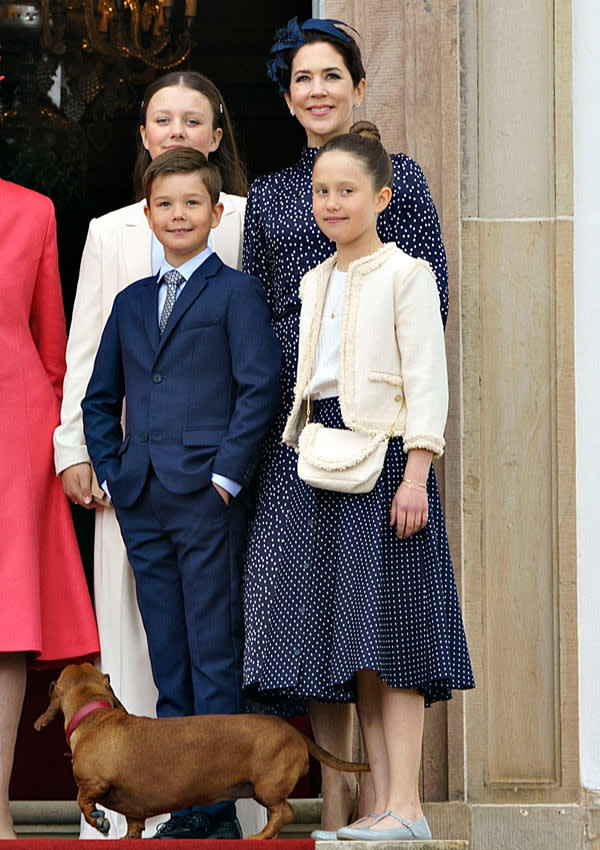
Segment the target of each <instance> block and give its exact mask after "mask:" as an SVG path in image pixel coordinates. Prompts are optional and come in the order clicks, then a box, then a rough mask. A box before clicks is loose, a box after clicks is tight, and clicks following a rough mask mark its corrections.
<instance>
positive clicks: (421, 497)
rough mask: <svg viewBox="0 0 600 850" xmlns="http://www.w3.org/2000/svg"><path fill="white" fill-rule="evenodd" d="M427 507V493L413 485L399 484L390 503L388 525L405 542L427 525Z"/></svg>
mask: <svg viewBox="0 0 600 850" xmlns="http://www.w3.org/2000/svg"><path fill="white" fill-rule="evenodd" d="M428 518H429V505H428V502H427V491H426V490H423V489H422V488H420V487H416V486H415V485H408V484H400V486H399V487H398V489H397V490H396V495H395V496H394V499H393V501H392V508H391V510H390V525H391V526H392V527H393V526H396V534H397V535H398V537H399V538H400V539H401V540H406V538H407V537H410V536H411V535H412V534H416V533H417V531H420V530H421V529H422V528H424V527H425V526H426V525H427V520H428Z"/></svg>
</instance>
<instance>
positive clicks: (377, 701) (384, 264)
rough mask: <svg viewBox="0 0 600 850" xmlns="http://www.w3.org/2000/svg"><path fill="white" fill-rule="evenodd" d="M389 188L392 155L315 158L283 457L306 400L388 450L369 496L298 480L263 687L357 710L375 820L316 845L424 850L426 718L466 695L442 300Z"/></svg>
mask: <svg viewBox="0 0 600 850" xmlns="http://www.w3.org/2000/svg"><path fill="white" fill-rule="evenodd" d="M371 127H372V125H371ZM392 187H393V171H392V165H391V162H390V159H389V156H388V155H387V153H386V152H385V150H384V149H383V147H382V145H381V144H380V143H379V141H378V140H377V141H376V140H374V139H373V138H362V137H361V136H359V135H355V134H354V135H353V134H352V133H350V134H348V135H341V136H336V137H334V138H332V139H330V140H329V141H327V143H326V144H325V145H324V146H323V147H322V148H321V149H320V151H319V153H318V154H317V155H316V157H315V163H314V168H313V212H314V215H315V219H316V221H317V224H318V225H319V227H320V228H321V230H322V231H323V233H324V234H325V235H326V236H328V237H329V238H330V239H332V240H333V241H335V243H336V247H337V253H336V254H335V255H334V256H333V257H331V258H330V259H328V260H326V261H325V262H324V263H321V265H319V266H317V267H316V268H315V269H313V270H312V271H310V272H308V274H306V275H305V276H304V278H303V280H302V283H301V288H300V295H301V299H302V310H301V314H300V340H299V352H298V354H299V356H298V370H297V380H296V387H295V395H294V402H293V405H292V411H291V413H290V415H289V418H288V420H287V423H286V427H285V430H284V433H283V440H284V441H285V442H286V443H287V444H288V445H291V446H294V447H296V448H297V446H298V439H299V436H300V433H301V432H302V429H303V428H304V425H305V422H306V420H307V407H308V404H307V398H310V402H311V409H310V419H311V421H312V422H314V423H315V424H319V425H322V426H324V427H326V428H329V429H332V430H333V431H335V429H338V430H339V431H340V434H342V433H343V430H344V429H346V430H348V429H349V430H351V431H355V432H361V433H366V434H368V435H372V436H374V437H380V436H381V437H384V436H389V440H388V441H387V444H386V450H385V459H384V462H383V468H382V470H381V473H380V474H379V477H378V478H377V481H376V483H375V485H374V487H373V488H372V489H371V490H369V491H368V492H364V493H363V492H348V493H346V492H338V491H336V490H335V489H332V490H329V489H322V488H318V487H311V486H310V485H308V484H307V483H306V482H305V481H304V480H302V479H301V478H300V477H299V476H298V477H297V478H296V480H295V481H294V484H293V491H292V492H291V494H290V499H289V504H288V510H287V513H286V518H285V520H284V522H283V523H282V525H281V528H280V529H277V530H276V531H274V539H275V542H276V545H274V546H273V551H274V557H275V558H276V559H277V566H276V570H275V575H276V587H275V590H274V593H273V600H274V601H273V603H272V606H271V609H270V611H269V623H268V629H267V630H266V631H267V634H268V647H267V651H266V652H265V659H266V661H265V664H264V669H263V671H262V678H261V689H262V690H264V691H268V692H269V695H270V697H271V698H272V697H273V695H274V694H276V693H279V694H281V697H282V699H284V700H285V699H287V700H294V701H295V702H294V707H297V699H298V698H303V699H307V700H308V701H309V705H311V706H312V705H313V703H335V702H340V703H342V702H356V703H357V710H358V715H359V718H360V721H361V728H362V732H363V736H364V741H365V748H366V751H367V755H368V760H369V763H370V765H371V773H370V776H371V778H372V793H371V794H370V795H368V794H367V795H366V796H367V801H366V802H363V808H364V811H365V812H370V813H372V814H368V815H366V816H365V817H363V818H361V819H360V820H359V821H357V822H355V823H354V824H351V825H350V826H344V825H340V827H341V828H339V829H338V830H337V831H336V830H317V831H316V832H315V833H313V837H315V838H319V839H334V838H336V837H337V838H346V839H356V840H361V841H397V840H412V839H417V840H422V839H429V838H431V832H430V830H429V826H428V824H427V821H426V819H425V817H424V816H423V810H422V808H421V804H420V800H419V794H418V787H419V781H418V779H419V766H420V758H421V743H422V735H423V722H424V708H425V706H428V705H430V704H431V703H432V702H435V701H436V700H443V699H449V698H450V696H451V693H452V689H453V688H471V687H473V677H472V673H471V665H470V661H469V655H468V651H467V646H466V640H465V635H464V630H463V625H462V617H461V613H460V608H459V604H458V597H457V593H456V586H455V582H454V573H453V570H452V562H451V559H450V552H449V549H448V541H447V538H446V530H445V525H444V517H443V513H442V508H441V502H440V496H439V492H438V489H437V484H436V480H435V474H434V471H433V469H432V468H431V461H432V458H433V457H434V456H439V455H441V454H442V452H443V450H444V426H445V423H446V414H447V406H448V389H447V375H446V356H445V349H444V335H443V328H442V320H441V318H440V304H439V296H438V291H437V286H436V282H435V278H434V275H433V273H432V271H431V269H430V267H429V265H428V264H427V263H425V262H423V261H422V260H417V259H414V258H413V257H410V256H408V255H407V254H406V253H404V251H402V250H400V248H398V247H396V245H393V244H385V245H382V244H381V242H380V240H379V237H378V235H377V229H376V224H377V216H378V215H379V213H380V212H381V211H382V210H383V209H384V208H385V207H386V205H387V204H388V203H389V200H390V197H391V194H392V191H393V188H392ZM313 401H314V404H313ZM328 439H329V440H330V441H331V442H332V443H333V444H334V445H336V444H341V443H342V442H343V441H342V440H340V441H339V442H338V441H335V438H334V436H332V435H331V434H328ZM309 442H310V441H309ZM304 448H305V447H304V446H303V453H304ZM306 459H307V460H308V461H309V462H310V461H311V460H312V458H311V457H310V445H308V446H307V453H306ZM322 460H324V461H325V463H326V462H327V461H329V460H330V459H329V458H322ZM337 462H338V460H336V459H333V458H332V459H331V463H332V464H335V463H337ZM316 465H320V464H316ZM324 466H325V464H324ZM333 468H338V467H333ZM364 787H365V786H363V788H364ZM367 806H368V807H367Z"/></svg>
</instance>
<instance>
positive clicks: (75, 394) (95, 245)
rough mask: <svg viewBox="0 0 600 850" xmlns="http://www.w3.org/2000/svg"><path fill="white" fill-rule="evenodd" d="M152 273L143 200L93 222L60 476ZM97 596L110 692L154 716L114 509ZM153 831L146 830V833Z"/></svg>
mask: <svg viewBox="0 0 600 850" xmlns="http://www.w3.org/2000/svg"><path fill="white" fill-rule="evenodd" d="M221 201H222V202H223V205H224V207H225V209H224V212H223V216H222V218H221V221H220V223H219V226H218V227H217V228H216V229H215V230H213V232H212V244H213V248H214V249H215V251H216V252H217V254H218V255H219V256H220V257H221V259H222V260H223V262H224V263H226V264H227V265H230V266H233V267H234V268H240V267H241V260H242V235H243V224H244V211H245V207H246V199H245V198H241V197H238V196H236V195H226V194H221ZM150 274H152V269H151V231H150V228H149V226H148V222H147V221H146V217H145V216H144V201H140V202H138V203H136V204H132V205H131V206H128V207H123V208H122V209H119V210H115V211H114V212H110V213H108V214H107V215H104V216H102V217H101V218H96V219H93V220H92V221H91V222H90V226H89V231H88V236H87V241H86V243H85V248H84V250H83V256H82V259H81V268H80V271H79V281H78V284H77V294H76V298H75V305H74V308H73V319H72V322H71V331H70V334H69V340H68V344H67V372H66V376H65V381H64V398H63V403H62V409H61V424H60V425H59V427H58V428H57V429H56V431H55V433H54V460H55V466H56V472H57V474H59V473H60V472H62V471H63V470H64V469H66V468H67V467H68V466H72V465H73V464H76V463H82V462H89V456H88V453H87V448H86V445H85V438H84V434H83V420H82V415H81V400H82V398H83V396H84V395H85V391H86V388H87V384H88V381H89V379H90V375H91V373H92V368H93V365H94V359H95V357H96V351H97V350H98V345H99V343H100V337H101V335H102V331H103V328H104V324H105V322H106V320H107V318H108V315H109V313H110V311H111V308H112V304H113V301H114V299H115V296H116V295H117V293H118V292H119V291H120V290H121V289H124V288H125V287H126V286H128V285H129V284H130V283H132V282H133V281H134V280H139V279H140V278H143V277H147V276H148V275H150ZM94 596H95V606H96V617H97V620H98V632H99V634H100V649H101V668H102V670H103V672H105V673H109V674H110V677H111V684H112V687H113V689H114V691H115V693H116V694H118V696H119V698H120V700H121V702H122V703H123V704H124V705H125V706H126V707H127V710H128V711H130V712H132V713H133V714H142V715H147V716H150V717H152V716H155V715H156V697H157V692H156V688H155V686H154V682H153V679H152V673H151V670H150V661H149V658H148V645H147V642H146V634H145V632H144V628H143V625H142V621H141V617H140V614H139V610H138V606H137V601H136V596H135V584H134V579H133V573H132V570H131V567H130V566H129V563H128V561H127V557H126V552H125V547H124V545H123V542H122V540H121V533H120V530H119V525H118V523H117V520H116V517H115V514H114V511H113V509H112V508H107V509H105V510H97V511H96V525H95V538H94ZM246 809H247V810H248V811H249V816H248V815H247V816H246V818H245V821H246V822H245V823H244V822H242V827H243V828H244V829H245V831H251V832H255V831H256V829H257V827H258V829H260V828H261V826H262V825H263V824H264V823H265V818H264V815H263V814H261V813H260V811H259V809H258V807H256V806H255V805H254V806H253V808H252V809H250V807H249V806H246ZM257 813H258V814H257ZM107 816H108V819H109V821H110V824H111V831H110V834H109V836H108V837H110V838H117V837H118V835H122V834H124V828H125V820H124V818H123V816H122V815H116V814H115V813H113V812H109V811H107ZM241 819H242V818H241ZM163 820H164V818H163ZM155 821H156V819H153V822H155ZM153 831H154V830H153V828H152V826H151V825H149V834H152V832H153ZM82 836H83V837H90V838H95V837H97V833H95V832H94V831H93V830H92V828H91V827H88V826H87V825H86V824H84V826H83V829H82Z"/></svg>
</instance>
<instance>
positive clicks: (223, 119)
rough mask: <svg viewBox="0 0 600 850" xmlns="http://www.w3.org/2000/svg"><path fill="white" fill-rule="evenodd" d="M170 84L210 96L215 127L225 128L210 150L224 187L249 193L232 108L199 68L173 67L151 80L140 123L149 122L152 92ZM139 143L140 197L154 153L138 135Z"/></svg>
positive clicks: (236, 192)
mask: <svg viewBox="0 0 600 850" xmlns="http://www.w3.org/2000/svg"><path fill="white" fill-rule="evenodd" d="M168 86H183V88H186V89H194V90H195V91H197V92H200V94H202V95H204V97H205V98H206V99H207V100H208V102H209V103H210V106H211V109H212V113H213V130H216V129H217V127H220V128H221V129H222V130H223V137H222V139H221V143H220V145H219V147H218V148H217V149H216V151H213V152H212V153H211V154H210V161H211V162H214V163H215V165H217V166H218V168H219V170H220V172H221V176H222V178H223V191H225V192H228V193H229V194H231V195H246V194H247V193H248V180H247V178H246V172H245V170H244V166H243V165H242V161H241V159H240V156H239V153H238V148H237V144H236V141H235V136H234V135H233V128H232V125H231V119H230V118H229V112H228V111H227V106H226V105H225V101H224V100H223V97H222V95H221V92H220V91H219V89H218V88H217V87H216V86H215V84H214V83H212V82H211V81H210V80H209V79H208V77H205V76H204V75H203V74H200V73H199V72H198V71H171V73H169V74H164V75H163V76H162V77H158V78H157V79H156V80H154V82H152V83H150V85H149V86H148V87H147V88H146V91H145V92H144V97H143V100H142V105H141V107H140V120H139V123H140V126H142V127H145V126H146V114H147V111H148V104H149V103H150V100H151V99H152V97H153V95H155V94H156V92H157V91H160V90H161V89H164V88H167V87H168ZM137 144H138V151H137V157H136V160H135V167H134V170H133V191H134V195H135V199H136V200H138V201H139V200H141V199H142V198H143V197H144V192H143V189H142V180H143V177H144V171H145V170H146V168H147V167H148V164H149V162H150V160H151V157H150V154H149V153H148V151H147V150H146V148H145V147H144V145H143V143H142V140H141V138H140V136H139V135H138V142H137Z"/></svg>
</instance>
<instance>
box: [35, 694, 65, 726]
mask: <svg viewBox="0 0 600 850" xmlns="http://www.w3.org/2000/svg"><path fill="white" fill-rule="evenodd" d="M59 711H60V697H59V695H58V690H57V688H56V682H52V684H51V685H50V705H49V706H48V708H47V709H46V711H45V712H44V713H43V714H40V716H39V717H38V719H37V720H36V721H35V723H34V724H33V728H34V729H35V730H36V732H39V731H40V730H41V729H44V728H45V727H46V726H48V724H49V723H52V721H53V720H54V718H55V717H56V715H57V714H58V712H59Z"/></svg>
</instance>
